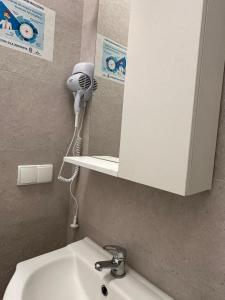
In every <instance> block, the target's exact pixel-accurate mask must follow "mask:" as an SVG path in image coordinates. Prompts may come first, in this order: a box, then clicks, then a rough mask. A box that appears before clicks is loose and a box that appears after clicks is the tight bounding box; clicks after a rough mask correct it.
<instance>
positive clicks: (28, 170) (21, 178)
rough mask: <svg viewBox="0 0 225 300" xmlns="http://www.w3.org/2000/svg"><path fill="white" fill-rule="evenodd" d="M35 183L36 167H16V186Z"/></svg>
mask: <svg viewBox="0 0 225 300" xmlns="http://www.w3.org/2000/svg"><path fill="white" fill-rule="evenodd" d="M36 181H37V168H36V166H18V179H17V184H18V185H26V184H34V183H36Z"/></svg>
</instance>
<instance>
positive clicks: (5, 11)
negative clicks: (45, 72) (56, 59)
mask: <svg viewBox="0 0 225 300" xmlns="http://www.w3.org/2000/svg"><path fill="white" fill-rule="evenodd" d="M54 31H55V12H54V11H53V10H51V9H49V8H46V7H44V6H43V5H41V4H38V3H37V2H35V1H33V0H0V45H2V46H5V47H8V48H12V49H14V50H18V51H21V52H24V53H27V54H30V55H34V56H37V57H40V58H43V59H46V60H49V61H52V60H53V48H54Z"/></svg>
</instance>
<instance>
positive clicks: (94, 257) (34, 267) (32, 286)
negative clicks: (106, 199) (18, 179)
mask: <svg viewBox="0 0 225 300" xmlns="http://www.w3.org/2000/svg"><path fill="white" fill-rule="evenodd" d="M108 259H111V255H110V254H109V253H107V252H106V251H104V250H103V249H102V248H101V247H99V246H98V245H97V244H95V243H94V242H93V241H91V240H90V239H89V238H85V239H83V240H81V241H79V242H76V243H73V244H71V245H69V246H67V247H65V248H62V249H59V250H57V251H54V252H50V253H47V254H45V255H41V256H39V257H36V258H34V259H30V260H28V261H25V262H22V263H19V264H18V265H17V267H16V272H15V274H14V276H13V277H12V279H11V281H10V283H9V285H8V287H7V289H6V292H5V295H4V298H3V300H104V299H108V300H137V299H140V300H173V299H172V298H170V297H169V296H167V295H166V294H165V293H163V292H162V291H161V290H159V289H158V288H157V287H155V286H154V285H152V284H151V283H149V282H148V281H147V280H145V279H144V278H143V277H141V276H140V275H138V274H137V273H136V272H135V271H133V270H132V269H130V268H129V267H127V275H126V277H124V278H123V279H114V278H113V277H112V276H111V275H110V271H109V270H104V271H102V272H98V271H96V270H95V268H94V264H95V262H96V261H101V260H108Z"/></svg>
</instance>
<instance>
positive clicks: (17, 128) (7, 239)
mask: <svg viewBox="0 0 225 300" xmlns="http://www.w3.org/2000/svg"><path fill="white" fill-rule="evenodd" d="M40 3H42V4H44V5H46V6H48V7H49V8H52V9H53V10H55V11H56V32H55V50H54V61H53V63H51V62H47V61H46V60H41V59H39V58H35V57H32V56H29V55H25V54H23V53H20V52H17V51H14V50H9V49H8V48H4V47H0V171H1V176H0V299H1V298H2V297H1V296H2V294H3V291H4V289H5V287H6V284H7V283H8V280H9V278H10V277H11V276H12V274H13V272H14V269H15V266H16V263H17V262H19V261H22V260H25V259H28V258H30V257H33V256H36V255H39V254H41V253H44V252H48V251H50V250H53V249H56V248H58V247H60V246H63V245H65V243H66V230H67V218H68V203H69V193H68V187H67V186H66V185H64V184H61V183H59V182H58V181H57V180H56V176H57V172H58V170H59V166H60V163H61V160H62V157H63V154H64V151H65V148H66V146H67V145H68V142H69V139H70V137H71V135H72V131H73V98H72V96H71V93H70V92H69V91H68V90H67V88H66V86H65V80H66V79H67V77H68V75H70V74H71V71H72V68H73V65H74V64H75V63H77V62H78V61H79V60H80V46H81V29H82V11H83V0H75V1H74V0H65V1H59V0H40ZM42 163H53V164H54V170H55V174H54V182H53V183H51V184H44V185H37V186H29V187H28V186H27V187H17V186H16V179H17V165H19V164H42Z"/></svg>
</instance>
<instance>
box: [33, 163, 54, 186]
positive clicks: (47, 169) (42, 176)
mask: <svg viewBox="0 0 225 300" xmlns="http://www.w3.org/2000/svg"><path fill="white" fill-rule="evenodd" d="M52 177H53V165H42V166H37V183H47V182H51V181H52Z"/></svg>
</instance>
